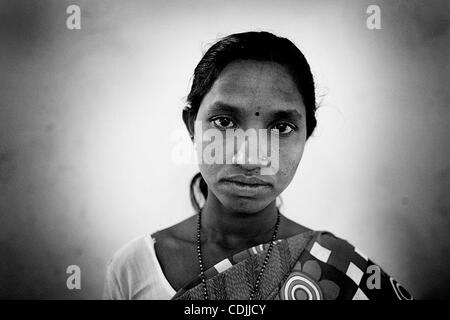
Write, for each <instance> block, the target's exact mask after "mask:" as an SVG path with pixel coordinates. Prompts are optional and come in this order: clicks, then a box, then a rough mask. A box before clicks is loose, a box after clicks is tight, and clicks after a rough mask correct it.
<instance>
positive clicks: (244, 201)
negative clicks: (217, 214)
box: [221, 197, 270, 214]
mask: <svg viewBox="0 0 450 320" xmlns="http://www.w3.org/2000/svg"><path fill="white" fill-rule="evenodd" d="M267 200H268V199H255V198H245V197H237V198H233V199H231V198H227V199H223V201H221V202H222V204H223V206H224V207H226V208H229V210H232V211H238V212H241V213H247V214H252V213H256V212H259V211H261V210H263V209H264V208H266V207H267V206H268V205H269V203H270V202H267Z"/></svg>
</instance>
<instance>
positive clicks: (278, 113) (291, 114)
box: [209, 101, 303, 121]
mask: <svg viewBox="0 0 450 320" xmlns="http://www.w3.org/2000/svg"><path fill="white" fill-rule="evenodd" d="M224 111H225V112H230V113H234V114H237V115H243V114H244V110H242V108H239V107H236V106H233V105H230V104H228V103H225V102H222V101H216V102H214V103H213V104H212V105H211V107H210V108H209V112H211V113H214V112H224ZM259 113H262V112H259ZM267 116H268V117H271V118H275V119H292V120H298V121H301V120H302V119H303V116H302V115H301V114H300V112H298V110H296V109H285V110H273V111H269V112H268V113H267Z"/></svg>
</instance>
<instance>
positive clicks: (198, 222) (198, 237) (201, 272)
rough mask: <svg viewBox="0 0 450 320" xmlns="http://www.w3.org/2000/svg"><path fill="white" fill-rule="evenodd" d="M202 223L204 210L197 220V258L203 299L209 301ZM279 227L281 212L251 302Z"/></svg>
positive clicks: (199, 213) (252, 292) (251, 294)
mask: <svg viewBox="0 0 450 320" xmlns="http://www.w3.org/2000/svg"><path fill="white" fill-rule="evenodd" d="M201 221H202V210H201V209H200V210H199V212H198V220H197V256H198V264H199V266H200V277H201V279H202V284H203V297H204V298H205V300H209V296H208V290H207V287H206V277H205V270H204V267H203V258H202V248H201V241H200V229H201ZM279 226H280V211H278V212H277V222H276V223H275V229H274V231H273V235H272V239H271V240H270V244H269V248H268V249H267V253H266V257H265V258H264V262H263V265H262V267H261V270H260V271H259V274H258V277H257V278H256V282H255V286H254V288H253V290H252V291H251V292H250V300H253V297H254V296H255V294H256V293H257V292H258V290H259V284H260V282H261V278H262V276H263V273H264V271H265V270H266V266H267V263H268V262H269V259H270V255H271V253H272V249H273V244H274V242H275V239H276V237H277V233H278V227H279Z"/></svg>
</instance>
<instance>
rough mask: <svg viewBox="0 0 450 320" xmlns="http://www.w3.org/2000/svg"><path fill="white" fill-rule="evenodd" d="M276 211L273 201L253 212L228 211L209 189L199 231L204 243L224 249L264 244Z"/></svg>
mask: <svg viewBox="0 0 450 320" xmlns="http://www.w3.org/2000/svg"><path fill="white" fill-rule="evenodd" d="M277 212H278V209H277V207H276V205H275V201H272V202H271V203H270V204H269V205H268V206H267V207H265V208H264V209H262V210H261V211H258V212H254V213H245V212H238V211H230V210H229V209H227V208H225V207H224V206H223V205H222V203H221V202H220V201H219V200H218V199H217V198H216V197H215V195H214V194H213V193H212V192H209V193H208V197H207V200H206V203H205V205H204V207H203V209H202V221H201V230H202V234H204V235H205V238H204V239H205V240H206V241H208V243H214V244H217V245H219V246H220V247H222V248H228V249H231V248H246V247H249V246H252V245H257V244H260V243H265V242H268V241H270V239H271V237H272V234H273V231H274V227H275V224H276V220H277Z"/></svg>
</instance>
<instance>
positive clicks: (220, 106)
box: [208, 101, 242, 114]
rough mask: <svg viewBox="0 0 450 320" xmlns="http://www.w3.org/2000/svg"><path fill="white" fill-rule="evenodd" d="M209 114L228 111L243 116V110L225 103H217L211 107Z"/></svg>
mask: <svg viewBox="0 0 450 320" xmlns="http://www.w3.org/2000/svg"><path fill="white" fill-rule="evenodd" d="M208 111H209V112H223V111H227V112H230V113H235V114H241V113H242V110H241V108H238V107H236V106H232V105H230V104H227V103H225V102H222V101H216V102H214V103H213V104H212V105H211V106H210V107H209V110H208Z"/></svg>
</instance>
